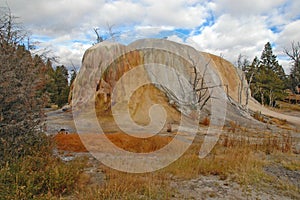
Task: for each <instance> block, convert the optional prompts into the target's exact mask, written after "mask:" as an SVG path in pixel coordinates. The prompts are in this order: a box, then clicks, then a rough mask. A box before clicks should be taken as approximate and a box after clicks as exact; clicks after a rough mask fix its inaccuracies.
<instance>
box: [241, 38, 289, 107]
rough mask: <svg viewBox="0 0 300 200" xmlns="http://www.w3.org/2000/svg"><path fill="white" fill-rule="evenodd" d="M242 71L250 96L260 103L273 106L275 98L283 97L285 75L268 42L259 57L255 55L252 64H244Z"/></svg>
mask: <svg viewBox="0 0 300 200" xmlns="http://www.w3.org/2000/svg"><path fill="white" fill-rule="evenodd" d="M243 71H244V72H245V74H246V78H247V80H248V83H249V84H250V88H251V91H252V96H253V97H254V98H255V99H257V100H258V101H259V102H260V103H261V104H263V105H264V104H269V105H270V106H274V102H275V101H276V100H279V99H282V98H284V96H285V92H284V89H285V88H286V82H287V81H286V76H285V73H284V70H283V68H282V66H281V65H279V63H278V61H277V57H276V56H275V55H274V54H273V51H272V46H271V44H270V43H269V42H268V43H267V44H266V45H265V47H264V49H263V51H262V54H261V57H260V59H258V58H257V57H255V58H254V60H253V62H252V64H251V65H248V66H245V67H244V69H243Z"/></svg>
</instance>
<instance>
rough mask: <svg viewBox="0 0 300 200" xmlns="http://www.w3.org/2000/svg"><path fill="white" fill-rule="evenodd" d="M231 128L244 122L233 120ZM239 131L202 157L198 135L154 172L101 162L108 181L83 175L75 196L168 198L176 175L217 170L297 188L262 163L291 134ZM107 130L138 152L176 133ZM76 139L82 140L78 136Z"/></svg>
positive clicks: (292, 165)
mask: <svg viewBox="0 0 300 200" xmlns="http://www.w3.org/2000/svg"><path fill="white" fill-rule="evenodd" d="M231 128H234V129H238V128H239V127H236V126H235V124H232V127H231ZM237 132H239V131H231V133H232V134H226V135H222V137H221V138H220V140H219V142H218V144H217V145H216V146H215V148H214V149H213V151H212V152H211V153H210V154H209V155H208V156H207V157H205V158H203V159H200V158H199V157H198V152H199V149H200V147H201V144H202V141H201V139H199V138H198V137H197V138H196V140H195V142H194V143H193V144H192V145H191V146H190V148H189V149H188V150H187V151H186V152H185V153H184V155H183V156H182V157H180V158H179V159H178V160H176V161H175V162H174V163H172V164H171V165H169V166H168V167H166V168H164V169H161V170H159V171H156V172H153V173H146V174H128V173H123V172H119V171H116V170H113V169H110V168H107V167H105V166H101V169H102V171H104V173H105V176H106V180H105V183H104V184H103V185H100V186H99V185H98V186H89V187H87V185H88V183H87V182H88V177H85V176H83V178H82V179H81V181H79V184H78V185H79V187H78V190H77V192H76V194H75V196H76V198H77V199H169V198H170V197H171V196H172V194H174V190H173V189H172V188H171V187H170V186H169V185H170V182H171V181H172V179H173V178H176V179H178V178H179V179H191V178H195V177H198V176H199V175H217V176H219V177H220V179H228V178H230V179H233V180H235V181H237V182H239V183H240V184H242V185H243V186H245V187H247V186H248V185H255V186H256V187H267V185H268V184H271V183H272V184H273V186H274V184H275V186H274V187H278V188H292V187H290V185H289V184H286V183H282V182H280V183H278V184H277V185H276V183H273V182H274V178H272V177H270V176H269V175H267V174H266V173H265V172H264V170H263V166H264V165H267V164H269V161H267V160H266V157H267V156H268V155H270V154H271V155H274V154H283V155H289V154H291V152H292V138H291V137H290V136H289V135H282V136H281V137H275V136H273V135H271V134H268V133H266V134H265V135H264V136H260V137H254V136H253V133H251V135H252V136H251V137H250V136H246V135H237ZM106 136H107V137H108V138H109V139H110V140H111V141H112V142H113V143H115V144H116V145H118V146H119V147H121V148H123V149H126V150H129V151H133V152H151V151H155V150H157V149H160V148H161V147H163V146H164V145H166V144H167V143H169V142H170V141H171V139H172V138H169V137H162V136H156V137H152V138H151V139H148V140H146V142H145V141H143V139H137V138H132V137H131V136H127V135H125V134H122V133H115V134H107V135H106ZM59 138H64V139H63V140H62V141H65V140H68V138H76V136H74V134H70V135H63V136H59ZM77 139H80V138H79V137H77ZM91 139H93V138H92V137H91ZM74 143H75V144H78V142H74ZM137 144H138V145H137ZM141 146H142V147H141ZM298 164H299V163H298V162H293V161H290V162H286V163H283V166H285V167H286V168H287V169H294V170H297V169H299V167H298ZM170 177H173V178H170ZM273 186H272V187H273Z"/></svg>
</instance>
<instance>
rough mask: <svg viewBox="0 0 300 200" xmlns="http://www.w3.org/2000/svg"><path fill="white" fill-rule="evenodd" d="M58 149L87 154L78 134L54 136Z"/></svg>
mask: <svg viewBox="0 0 300 200" xmlns="http://www.w3.org/2000/svg"><path fill="white" fill-rule="evenodd" d="M54 141H55V143H56V146H57V149H59V150H63V151H71V152H87V149H86V148H85V146H84V145H83V143H82V141H81V140H80V137H79V135H78V134H62V133H59V134H57V135H55V136H54Z"/></svg>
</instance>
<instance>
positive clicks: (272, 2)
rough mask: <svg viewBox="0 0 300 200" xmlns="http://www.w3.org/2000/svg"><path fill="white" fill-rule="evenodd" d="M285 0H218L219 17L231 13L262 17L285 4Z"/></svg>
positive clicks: (217, 10) (216, 2)
mask: <svg viewBox="0 0 300 200" xmlns="http://www.w3.org/2000/svg"><path fill="white" fill-rule="evenodd" d="M284 2H285V0H251V1H248V0H240V1H236V0H216V1H215V4H216V10H215V12H216V13H217V14H218V15H222V14H223V13H229V14H231V15H233V16H249V15H261V14H266V13H268V12H270V10H271V9H273V8H276V7H277V6H279V5H281V4H283V3H284Z"/></svg>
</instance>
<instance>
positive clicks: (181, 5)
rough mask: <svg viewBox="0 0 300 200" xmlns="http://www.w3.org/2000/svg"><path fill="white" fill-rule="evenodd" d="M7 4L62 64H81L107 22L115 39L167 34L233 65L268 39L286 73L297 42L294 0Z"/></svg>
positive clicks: (299, 4)
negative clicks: (116, 34) (288, 55)
mask: <svg viewBox="0 0 300 200" xmlns="http://www.w3.org/2000/svg"><path fill="white" fill-rule="evenodd" d="M6 2H7V3H8V5H9V7H10V8H11V11H12V13H13V14H14V15H16V16H18V17H20V18H19V21H20V22H22V23H23V25H24V27H25V28H26V29H28V30H29V31H30V32H31V33H32V38H33V40H38V41H39V42H41V43H40V47H41V48H44V47H47V48H49V49H51V50H52V52H53V54H54V55H55V56H58V57H59V58H60V59H59V62H60V63H59V64H64V65H66V66H71V63H73V64H75V65H76V66H77V67H79V66H80V64H81V59H82V55H83V53H84V51H85V50H86V49H87V48H89V47H90V46H91V45H92V44H93V43H94V42H95V40H96V35H95V33H94V31H93V28H95V27H97V28H99V30H100V33H101V34H102V35H105V32H106V31H107V24H110V25H114V27H113V28H114V30H115V31H117V32H120V33H121V34H120V37H119V39H120V40H122V38H127V39H126V41H127V42H128V41H130V40H134V39H135V36H136V35H139V36H141V37H153V36H156V37H166V36H167V37H168V38H169V39H170V40H174V41H177V42H184V43H188V44H190V45H192V46H194V47H195V48H197V49H198V50H200V51H206V52H209V53H213V54H216V55H222V57H224V58H225V59H227V60H229V61H231V62H232V63H235V62H236V60H237V57H238V55H239V54H242V55H244V56H245V57H247V58H248V59H249V60H252V59H253V58H254V56H260V54H261V52H262V49H263V47H264V45H265V44H266V43H267V42H268V41H269V42H271V43H272V44H273V47H274V48H273V51H274V53H275V54H276V55H277V56H278V58H279V61H280V63H281V64H282V65H283V67H284V68H285V70H286V71H287V72H288V71H289V68H290V63H289V61H288V60H287V58H286V57H285V56H284V54H283V49H284V48H289V47H290V46H291V42H292V41H295V42H297V41H300V10H299V8H300V1H299V0H209V1H203V0H185V1H184V0H164V1H162V0H140V1H138V0H86V1H85V0H51V1H49V0H26V1H24V0H0V5H1V6H5V5H6ZM160 32H163V34H160ZM126 35H127V36H130V37H125V36H126ZM183 38H184V39H183ZM124 41H125V39H124Z"/></svg>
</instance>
